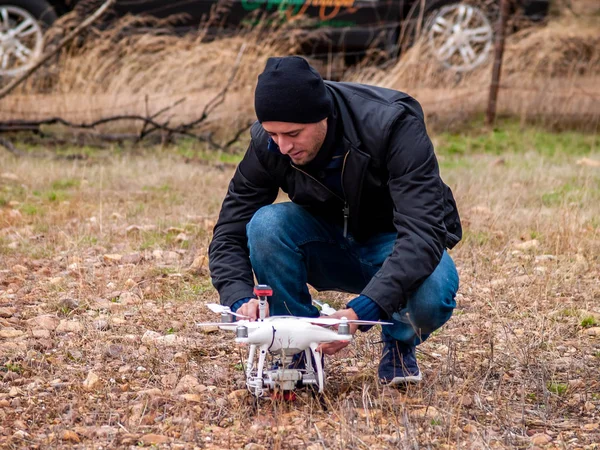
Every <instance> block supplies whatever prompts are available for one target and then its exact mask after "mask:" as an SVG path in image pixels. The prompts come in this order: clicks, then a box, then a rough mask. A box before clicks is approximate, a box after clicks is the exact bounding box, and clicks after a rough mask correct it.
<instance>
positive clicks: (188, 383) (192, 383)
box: [174, 375, 200, 394]
mask: <svg viewBox="0 0 600 450" xmlns="http://www.w3.org/2000/svg"><path fill="white" fill-rule="evenodd" d="M199 389H200V383H199V382H198V379H197V378H196V377H195V376H193V375H185V376H184V377H182V378H181V380H179V383H177V386H176V387H175V390H174V393H175V394H183V393H191V392H197V391H198V390H199Z"/></svg>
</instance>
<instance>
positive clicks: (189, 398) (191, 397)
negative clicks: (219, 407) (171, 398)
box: [181, 394, 202, 403]
mask: <svg viewBox="0 0 600 450" xmlns="http://www.w3.org/2000/svg"><path fill="white" fill-rule="evenodd" d="M181 397H182V398H183V399H184V400H185V401H186V402H190V403H202V397H200V396H199V395H198V394H183V395H182V396H181Z"/></svg>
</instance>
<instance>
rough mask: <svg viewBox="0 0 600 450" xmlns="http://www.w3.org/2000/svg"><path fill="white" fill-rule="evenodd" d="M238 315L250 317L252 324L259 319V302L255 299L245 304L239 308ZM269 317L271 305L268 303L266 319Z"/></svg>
mask: <svg viewBox="0 0 600 450" xmlns="http://www.w3.org/2000/svg"><path fill="white" fill-rule="evenodd" d="M236 312H237V313H238V314H243V315H244V316H248V317H249V318H250V319H249V320H250V322H254V321H255V320H256V319H258V318H259V308H258V300H257V299H255V298H253V299H252V300H250V301H249V302H248V303H244V304H243V305H242V306H240V307H239V308H238V310H237V311H236ZM267 317H269V304H268V303H267V307H266V308H265V318H267Z"/></svg>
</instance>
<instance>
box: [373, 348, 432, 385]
mask: <svg viewBox="0 0 600 450" xmlns="http://www.w3.org/2000/svg"><path fill="white" fill-rule="evenodd" d="M383 344H384V345H383V356H382V357H381V361H380V362H379V370H378V374H379V379H380V381H381V383H382V384H387V385H390V386H395V385H403V384H408V383H418V382H419V381H421V378H422V377H421V371H420V370H419V365H418V364H417V357H416V354H415V346H414V345H408V344H405V343H403V342H400V341H396V340H394V339H389V338H387V339H386V338H384V340H383Z"/></svg>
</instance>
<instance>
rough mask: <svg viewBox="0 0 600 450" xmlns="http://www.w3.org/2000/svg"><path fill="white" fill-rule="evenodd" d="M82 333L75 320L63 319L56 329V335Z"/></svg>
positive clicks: (81, 327) (81, 326) (79, 325)
mask: <svg viewBox="0 0 600 450" xmlns="http://www.w3.org/2000/svg"><path fill="white" fill-rule="evenodd" d="M80 331H83V325H82V324H81V323H80V322H78V321H76V320H67V319H63V320H61V321H60V323H59V324H58V327H56V332H57V333H79V332H80Z"/></svg>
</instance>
